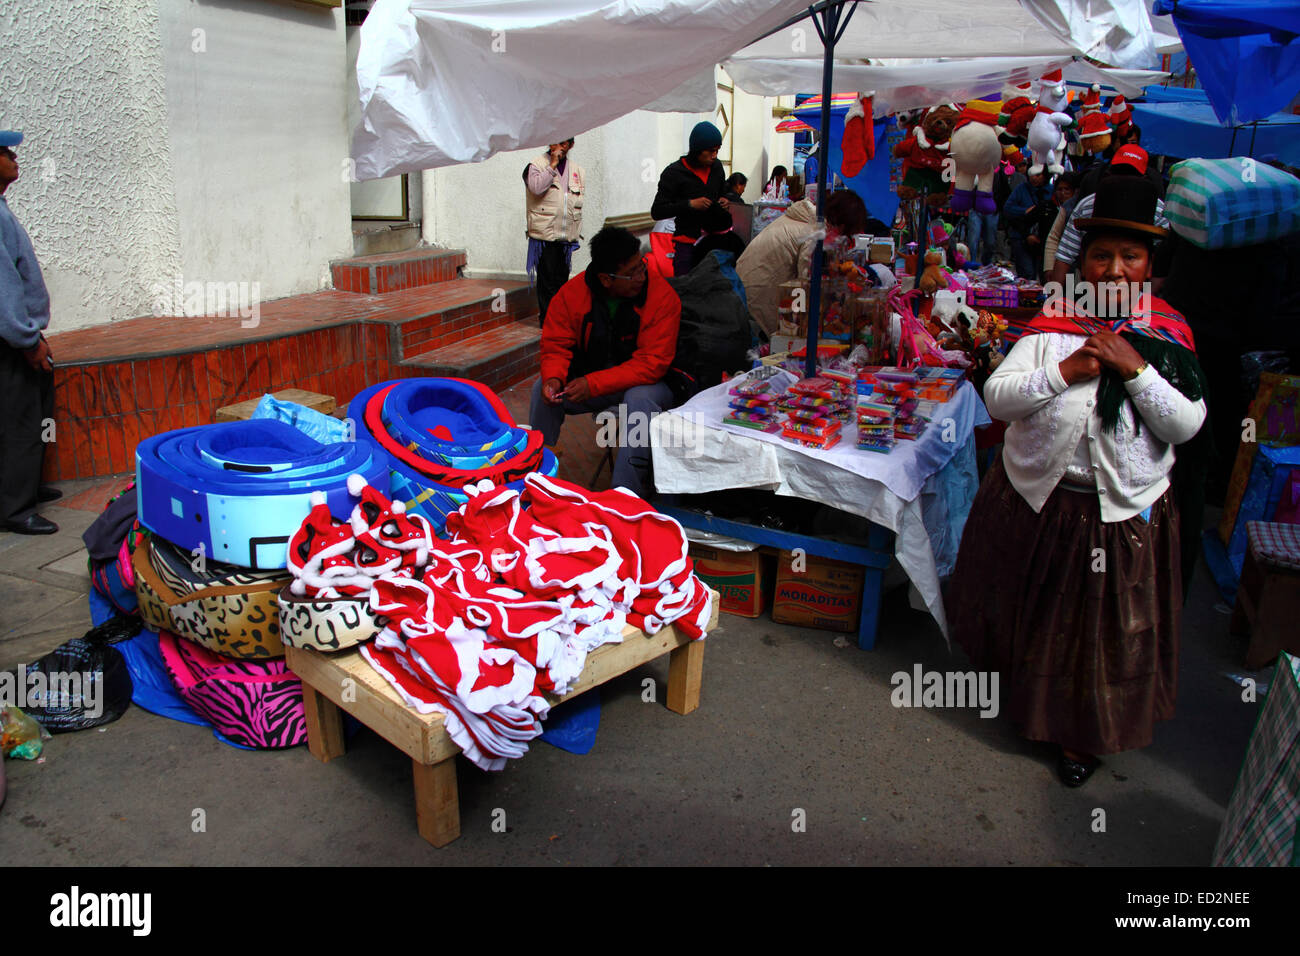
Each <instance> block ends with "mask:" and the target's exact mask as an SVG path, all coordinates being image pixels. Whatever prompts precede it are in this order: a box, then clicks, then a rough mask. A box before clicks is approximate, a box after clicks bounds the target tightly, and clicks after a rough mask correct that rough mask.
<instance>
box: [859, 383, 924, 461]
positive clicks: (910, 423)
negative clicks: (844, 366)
mask: <svg viewBox="0 0 1300 956" xmlns="http://www.w3.org/2000/svg"><path fill="white" fill-rule="evenodd" d="M919 381H920V380H919V378H918V376H917V373H916V372H914V371H912V370H910V369H904V368H895V367H892V366H883V367H872V368H865V369H863V370H862V372H860V373H859V375H858V395H859V407H861V403H862V399H863V397H864V396H865V398H866V401H867V402H868V405H871V404H880V405H888V406H890V407H891V408H893V410H894V438H895V439H900V440H904V441H914V440H915V439H917V438H919V437H920V435H921V433H922V432H923V431H925V425H926V420H925V419H924V418H923V417H921V416H919V415H918V414H917V403H918V401H919V399H918V397H917V396H918V391H919ZM872 450H873V451H879V450H881V449H879V448H876V449H872Z"/></svg>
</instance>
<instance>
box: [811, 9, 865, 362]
mask: <svg viewBox="0 0 1300 956" xmlns="http://www.w3.org/2000/svg"><path fill="white" fill-rule="evenodd" d="M856 8H857V4H856V3H855V4H854V5H853V6H852V7H850V8H849V11H848V13H847V14H846V15H845V17H844V22H843V24H842V25H841V23H840V12H841V10H840V7H838V6H833V7H827V8H824V9H823V10H822V12H821V17H822V20H821V22H818V17H817V13H816V11H815V10H814V9H813V8H812V7H810V8H809V15H810V16H811V18H812V22H813V26H815V27H816V28H817V34H818V36H820V37H821V41H822V46H823V48H824V54H823V57H822V128H821V134H820V136H819V138H818V141H817V226H818V228H819V229H825V227H826V220H825V210H826V183H827V176H828V173H829V169H828V167H829V166H830V133H831V97H832V96H833V95H834V94H833V93H832V92H831V91H832V89H833V83H832V80H833V78H834V77H833V74H834V70H835V41H836V40H838V39H839V38H840V36H841V35H842V34H843V28H844V27H847V26H848V25H849V18H850V17H852V16H853V11H854V10H855V9H856ZM822 268H823V255H822V244H821V243H820V242H818V243H815V244H814V245H813V254H812V269H811V271H810V274H809V281H810V282H811V283H812V287H811V288H810V289H809V290H808V337H807V341H806V342H805V345H804V349H805V351H806V353H807V354H806V357H805V358H804V364H803V368H804V374H805V375H806V376H808V377H809V378H812V377H813V376H814V375H816V374H817V336H818V332H819V331H820V330H819V328H818V327H819V325H820V324H821V307H822Z"/></svg>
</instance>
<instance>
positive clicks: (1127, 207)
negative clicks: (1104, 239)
mask: <svg viewBox="0 0 1300 956" xmlns="http://www.w3.org/2000/svg"><path fill="white" fill-rule="evenodd" d="M1094 195H1095V196H1096V198H1095V199H1094V200H1093V204H1092V215H1091V216H1088V217H1086V218H1082V219H1078V220H1076V221H1075V226H1076V227H1077V228H1079V229H1081V230H1086V231H1088V232H1131V233H1137V234H1139V235H1142V236H1146V237H1148V238H1149V237H1152V236H1155V237H1160V236H1167V235H1169V231H1168V230H1167V229H1162V228H1160V227H1159V226H1157V225H1155V218H1156V200H1157V198H1158V191H1157V189H1156V186H1155V183H1153V182H1151V180H1149V179H1147V178H1146V177H1145V176H1116V175H1114V174H1113V173H1112V174H1110V175H1108V176H1103V177H1102V178H1101V182H1100V183H1098V184H1097V192H1096V193H1095V194H1094Z"/></svg>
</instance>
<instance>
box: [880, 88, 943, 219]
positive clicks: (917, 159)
mask: <svg viewBox="0 0 1300 956" xmlns="http://www.w3.org/2000/svg"><path fill="white" fill-rule="evenodd" d="M957 116H958V113H957V110H956V108H955V107H952V106H936V107H934V108H933V109H929V110H926V111H925V116H924V117H922V119H921V122H920V123H919V124H918V125H917V126H916V128H915V129H913V130H912V133H911V135H910V136H908V137H907V138H906V139H905V140H903V141H902V142H901V143H899V144H898V145H897V146H895V147H894V155H895V156H897V157H899V158H900V159H902V160H903V181H902V182H901V183H899V185H898V198H899V199H915V198H916V197H917V196H919V195H920V194H921V193H922V192H925V193H927V194H928V198H927V202H929V203H930V205H932V206H941V205H943V204H944V202H945V201H946V200H947V198H948V184H947V183H946V182H944V179H943V164H944V160H945V159H947V158H948V141H949V139H951V137H952V126H953V123H955V122H956V121H957Z"/></svg>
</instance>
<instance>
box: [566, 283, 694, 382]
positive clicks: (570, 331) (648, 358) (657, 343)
mask: <svg viewBox="0 0 1300 956" xmlns="http://www.w3.org/2000/svg"><path fill="white" fill-rule="evenodd" d="M599 308H600V312H599V313H598V314H597V315H596V317H595V318H596V320H597V321H603V320H605V319H607V318H608V312H606V310H605V305H604V303H599ZM635 308H636V313H637V315H638V316H639V317H640V320H641V325H640V328H639V330H638V331H637V337H636V351H635V352H634V353H633V355H632V357H631V358H630V359H628V360H627V361H626V362H623V363H622V364H620V365H615V366H614V367H613V368H609V369H605V370H604V371H596V372H588V373H587V384H588V385H589V386H590V387H591V394H592V395H593V396H598V395H612V394H614V393H616V392H622V391H624V390H626V389H629V388H632V387H633V386H634V385H653V384H654V383H655V382H658V381H660V380H661V379H662V378H663V377H664V375H665V373H667V371H668V368H669V366H671V365H672V361H673V357H674V356H675V355H676V354H677V329H678V326H679V325H680V324H681V320H682V303H681V300H680V299H678V298H677V293H676V292H674V291H673V290H672V287H671V286H669V285H668V283H667V281H666V280H664V279H662V278H660V277H659V276H657V275H653V274H650V275H647V276H646V288H645V302H643V303H642V304H641V305H638V306H636V307H635ZM591 310H592V294H591V289H590V288H588V286H587V274H586V273H585V272H583V273H579V274H578V275H576V276H574V277H573V278H572V279H570V280H569V281H568V282H566V283H565V284H564V285H563V286H562V287H561V288H560V291H559V292H557V293H556V294H555V298H553V299H551V304H550V305H549V306H548V307H547V309H546V324H545V325H544V326H543V327H542V345H541V365H542V381H543V382H545V381H546V380H547V379H552V378H558V379H559V380H560V381H562V382H565V383H567V382H568V380H569V378H568V374H569V363H570V362H571V361H572V360H573V353H574V347H575V346H576V345H577V344H578V335H579V334H580V333H581V332H582V328H583V320H584V319H585V318H586V316H587V313H589V312H591ZM590 338H591V336H590V333H588V335H587V337H586V339H587V340H590ZM583 344H584V345H585V344H586V341H584V343H583Z"/></svg>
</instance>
